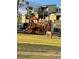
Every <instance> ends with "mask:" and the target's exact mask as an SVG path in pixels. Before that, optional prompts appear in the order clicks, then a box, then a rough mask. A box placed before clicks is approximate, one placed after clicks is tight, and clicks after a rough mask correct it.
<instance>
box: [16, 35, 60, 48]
mask: <svg viewBox="0 0 79 59" xmlns="http://www.w3.org/2000/svg"><path fill="white" fill-rule="evenodd" d="M17 42H18V43H30V44H42V45H51V46H58V47H60V46H61V40H60V38H59V37H55V36H53V38H52V39H48V38H47V37H46V36H45V35H34V34H20V33H19V34H17Z"/></svg>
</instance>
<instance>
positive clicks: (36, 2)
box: [19, 0, 61, 15]
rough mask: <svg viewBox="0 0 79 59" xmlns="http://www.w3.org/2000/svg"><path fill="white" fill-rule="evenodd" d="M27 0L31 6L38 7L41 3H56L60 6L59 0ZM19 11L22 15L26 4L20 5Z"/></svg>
mask: <svg viewBox="0 0 79 59" xmlns="http://www.w3.org/2000/svg"><path fill="white" fill-rule="evenodd" d="M26 1H29V4H30V5H31V6H32V7H38V6H41V5H57V6H59V7H60V6H61V0H26ZM19 12H20V13H21V14H22V15H24V14H25V13H26V5H24V6H21V7H20V8H19Z"/></svg>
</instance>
